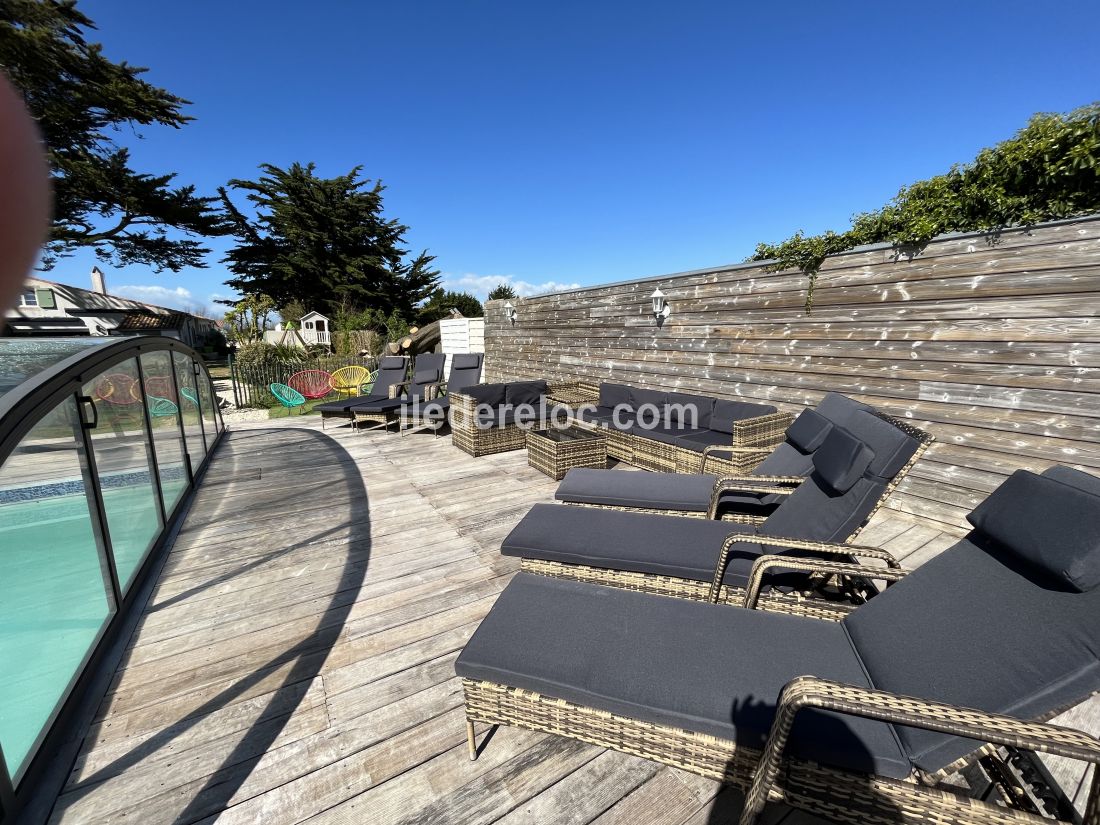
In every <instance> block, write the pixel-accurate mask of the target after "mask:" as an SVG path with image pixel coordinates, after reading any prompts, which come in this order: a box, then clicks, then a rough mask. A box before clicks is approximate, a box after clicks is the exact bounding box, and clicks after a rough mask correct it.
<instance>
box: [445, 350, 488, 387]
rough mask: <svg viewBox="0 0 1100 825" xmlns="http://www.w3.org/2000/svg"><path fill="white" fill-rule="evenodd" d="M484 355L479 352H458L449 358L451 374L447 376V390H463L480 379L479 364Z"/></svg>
mask: <svg viewBox="0 0 1100 825" xmlns="http://www.w3.org/2000/svg"><path fill="white" fill-rule="evenodd" d="M484 359H485V356H484V355H483V354H482V353H480V352H466V353H459V354H457V355H455V356H454V357H453V358H452V359H451V374H450V375H449V376H448V377H447V392H448V394H449V393H452V392H464V391H465V390H466V389H467V388H468V387H473V386H475V385H476V384H477V383H478V382H479V381H480V380H481V365H482V362H483V361H484Z"/></svg>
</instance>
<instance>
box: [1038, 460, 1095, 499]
mask: <svg viewBox="0 0 1100 825" xmlns="http://www.w3.org/2000/svg"><path fill="white" fill-rule="evenodd" d="M1042 476H1043V478H1053V479H1054V480H1055V481H1060V482H1062V483H1063V484H1068V485H1069V486H1071V487H1076V488H1077V489H1078V490H1084V491H1085V492H1086V493H1092V494H1093V495H1094V496H1100V478H1097V477H1096V476H1094V475H1090V474H1089V473H1083V472H1081V471H1080V470H1073V469H1071V468H1069V467H1063V466H1061V465H1060V464H1056V465H1055V466H1053V467H1051V468H1050V469H1049V470H1044V471H1043V473H1042Z"/></svg>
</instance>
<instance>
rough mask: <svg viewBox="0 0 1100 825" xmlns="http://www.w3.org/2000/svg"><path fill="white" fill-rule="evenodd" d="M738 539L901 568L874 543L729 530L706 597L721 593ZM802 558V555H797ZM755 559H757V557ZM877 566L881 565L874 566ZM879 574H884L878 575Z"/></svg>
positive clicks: (716, 595) (791, 557)
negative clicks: (827, 540)
mask: <svg viewBox="0 0 1100 825" xmlns="http://www.w3.org/2000/svg"><path fill="white" fill-rule="evenodd" d="M741 541H751V542H753V543H755V544H764V545H767V546H768V547H789V548H790V549H792V550H812V551H813V552H815V553H825V554H828V555H834V556H855V557H857V558H865V559H878V560H880V561H884V562H886V565H887V568H888V569H891V570H899V569H901V565H900V564H898V560H897V559H895V558H894V557H893V556H892V555H890V554H889V553H888V552H886V551H885V550H880V549H879V548H878V547H867V546H864V545H860V544H833V543H830V542H823V541H806V540H805V539H788V538H783V537H782V536H761V535H758V534H757V533H731V534H730V535H728V536H726V538H725V541H723V542H722V551H721V552H720V553H719V555H718V564H717V565H716V566H715V568H714V578H713V579H712V580H711V583H710V591H709V593H708V595H707V601H710V602H713V603H714V604H717V603H718V598H719V596H720V595H721V593H722V580H723V579H724V578H725V577H726V568H727V567H729V564H730V554H731V553H732V552H733V546H734V545H735V544H737V543H738V542H741ZM761 558H762V559H764V558H779V559H798V557H797V556H775V555H774V554H773V555H771V556H768V555H765V556H761ZM798 560H799V561H802V559H798ZM757 563H759V560H758V561H757ZM876 569H881V568H876ZM879 578H884V577H883V576H879Z"/></svg>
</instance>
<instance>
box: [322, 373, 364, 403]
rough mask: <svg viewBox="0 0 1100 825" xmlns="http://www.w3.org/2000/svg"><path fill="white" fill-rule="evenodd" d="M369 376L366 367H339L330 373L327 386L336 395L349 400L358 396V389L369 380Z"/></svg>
mask: <svg viewBox="0 0 1100 825" xmlns="http://www.w3.org/2000/svg"><path fill="white" fill-rule="evenodd" d="M370 374H371V373H370V370H368V369H367V368H366V367H340V369H338V370H335V371H334V372H333V373H332V377H331V378H330V379H329V386H331V387H332V389H333V391H334V392H335V393H336V394H337V395H346V396H348V398H351V397H353V396H356V395H359V391H360V388H361V387H362V386H363V384H365V383H366V382H367V379H369V378H370Z"/></svg>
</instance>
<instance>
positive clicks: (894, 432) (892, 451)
mask: <svg viewBox="0 0 1100 825" xmlns="http://www.w3.org/2000/svg"><path fill="white" fill-rule="evenodd" d="M844 428H845V429H846V430H848V432H850V433H851V434H852V435H854V436H855V437H856V438H858V439H859V440H860V441H862V442H863V443H864V444H866V445H867V446H868V447H870V448H871V451H872V452H873V453H874V454H875V457H874V459H873V460H872V461H871V464H870V466H869V467H868V472H869V473H870V474H871V475H873V476H877V477H879V478H883V479H886V480H887V481H889V480H891V479H893V478H894V476H896V475H897V474H898V473H899V472H901V469H902V467H904V466H905V465H906V464H907V463H908V461H909V459H911V458H912V457H913V454H914V453H915V452H916V451H917V448H918V447H920V441H918V440H917V439H916V438H914V437H913V436H911V435H909V433H907V432H905V431H904V430H901V429H899V428H897V427H895V426H894V425H893V424H891V423H890V422H889V421H886V420H884V419H882V418H880V417H879V416H877V415H875V414H874V413H872V412H867V411H865V410H856V411H854V412H853V413H852V415H851V416H850V417H849V419H848V423H847V424H845V425H844Z"/></svg>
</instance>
